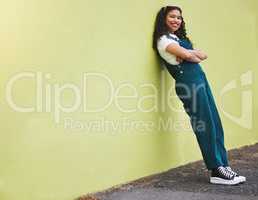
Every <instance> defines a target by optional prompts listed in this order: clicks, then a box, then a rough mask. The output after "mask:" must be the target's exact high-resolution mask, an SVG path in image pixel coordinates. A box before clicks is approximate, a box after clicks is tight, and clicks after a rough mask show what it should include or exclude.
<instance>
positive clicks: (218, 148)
mask: <svg viewBox="0 0 258 200" xmlns="http://www.w3.org/2000/svg"><path fill="white" fill-rule="evenodd" d="M168 37H170V38H171V39H174V38H173V37H171V36H168ZM174 40H175V39H174ZM178 42H179V45H180V46H182V47H184V48H186V49H193V47H192V45H191V43H189V42H188V41H187V40H179V41H178ZM164 62H165V66H166V68H167V70H168V72H169V73H170V74H171V76H172V77H173V78H174V79H175V90H176V94H177V96H178V97H179V99H180V100H181V101H182V103H183V106H184V110H185V111H186V113H187V114H188V116H189V118H190V122H191V126H192V129H193V131H194V133H195V136H196V138H197V141H198V145H199V147H200V150H201V153H202V156H203V160H204V163H205V165H206V167H207V169H208V170H211V169H213V168H216V167H218V166H228V158H227V151H226V149H225V146H224V132H223V127H222V124H221V120H220V117H219V113H218V110H217V108H216V104H215V101H214V98H213V95H212V92H211V89H210V86H209V83H208V80H207V78H206V76H205V73H204V71H203V70H202V68H201V66H200V65H199V64H198V63H193V62H189V61H183V62H182V63H180V64H179V65H171V64H169V63H167V62H166V61H165V60H164ZM200 125H201V126H200Z"/></svg>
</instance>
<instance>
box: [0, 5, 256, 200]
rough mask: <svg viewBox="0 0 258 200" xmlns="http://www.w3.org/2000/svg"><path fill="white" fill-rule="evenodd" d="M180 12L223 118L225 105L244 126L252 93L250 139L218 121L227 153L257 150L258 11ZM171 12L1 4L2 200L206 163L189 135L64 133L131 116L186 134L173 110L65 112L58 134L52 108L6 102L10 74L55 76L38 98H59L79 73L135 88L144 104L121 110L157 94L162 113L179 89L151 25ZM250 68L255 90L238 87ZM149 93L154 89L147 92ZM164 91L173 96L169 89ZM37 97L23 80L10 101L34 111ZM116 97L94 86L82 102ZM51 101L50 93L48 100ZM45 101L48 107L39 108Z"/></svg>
mask: <svg viewBox="0 0 258 200" xmlns="http://www.w3.org/2000/svg"><path fill="white" fill-rule="evenodd" d="M173 3H176V4H177V5H180V6H181V7H182V8H183V12H184V13H183V14H184V17H185V20H186V23H187V29H188V33H189V36H190V37H191V38H192V39H193V42H194V44H195V46H196V47H197V48H201V49H203V50H204V51H206V52H207V53H208V55H209V58H208V60H207V61H205V62H204V63H203V65H202V66H203V69H204V70H205V72H206V74H207V76H208V78H209V80H210V83H211V86H212V88H213V93H214V96H215V98H216V100H217V103H218V108H219V109H220V110H221V105H222V103H223V105H224V108H225V109H226V111H227V112H228V113H231V114H232V115H235V116H240V115H241V91H242V90H243V91H252V94H253V98H252V100H253V102H252V111H253V112H252V117H253V124H252V127H251V128H250V129H247V128H244V127H242V126H240V125H238V124H236V123H235V122H233V121H232V120H230V119H229V118H228V117H227V116H225V115H224V114H223V113H222V112H221V119H222V121H223V125H224V129H225V141H226V146H227V148H228V149H231V148H237V147H240V146H243V145H247V144H253V143H255V142H257V141H258V134H257V131H256V130H257V123H256V122H257V119H258V107H257V99H258V96H257V91H258V88H257V87H258V85H257V83H256V75H257V73H258V69H257V66H258V60H257V52H258V51H257V50H258V38H257V35H258V15H257V11H258V3H257V1H256V0H229V1H222V0H217V1H209V2H208V1H204V0H195V1H191V2H189V1H186V0H181V1H173ZM166 4H171V1H136V0H132V1H118V0H112V1H108V2H104V1H82V0H77V1H69V0H65V1H59V0H58V1H50V0H46V1H32V0H27V1H17V0H10V1H8V2H2V6H1V8H0V23H1V26H0V34H1V37H0V40H1V45H0V51H1V54H0V55H1V59H0V64H1V68H0V70H1V72H0V81H1V82H0V85H1V93H0V95H1V102H0V103H1V104H0V106H1V107H0V109H1V113H2V115H1V118H0V120H1V140H0V159H1V160H0V199H1V200H12V199H19V200H35V199H37V200H70V199H73V198H75V197H77V196H79V195H82V194H85V193H87V192H94V191H99V190H103V189H106V188H109V187H111V186H113V185H117V184H121V183H125V182H128V181H131V180H135V179H137V178H140V177H144V176H147V175H150V174H154V173H159V172H163V171H166V170H168V169H170V168H173V167H176V166H178V165H182V164H185V163H188V162H191V161H195V160H198V159H201V154H200V151H199V148H198V145H197V142H196V140H195V137H194V134H193V133H192V132H191V131H189V130H188V131H184V130H182V129H179V130H175V129H173V130H166V129H158V128H153V129H150V130H148V131H141V130H130V129H126V130H125V131H120V130H117V131H109V130H106V131H97V130H96V131H87V130H78V129H76V130H75V129H73V130H72V129H65V128H64V124H63V120H64V119H65V118H72V119H74V120H81V121H83V122H90V121H91V120H98V119H100V118H105V119H107V120H110V121H112V120H122V119H123V118H125V117H126V118H128V119H129V120H141V121H152V122H155V123H157V122H158V121H159V120H160V119H172V120H181V121H183V122H185V123H186V124H187V122H188V119H187V116H186V115H185V114H184V113H177V112H174V111H171V110H169V109H167V107H166V108H165V112H162V111H161V110H158V111H152V112H141V111H139V110H137V111H136V112H130V113H123V112H121V111H119V109H118V107H117V106H116V105H115V102H114V101H113V102H112V104H111V105H110V106H109V107H108V108H107V109H106V110H105V111H103V112H99V113H86V112H83V111H82V110H81V109H78V110H77V111H76V112H72V113H61V117H60V120H61V122H60V123H59V124H57V123H55V118H54V111H53V110H52V111H51V112H33V113H21V112H16V111H14V110H13V109H12V108H11V107H10V106H9V105H8V103H7V100H6V87H7V83H8V81H9V80H10V79H11V77H13V76H14V75H15V74H19V73H22V72H30V73H36V72H41V73H42V74H43V75H45V74H47V73H49V74H50V75H51V77H50V78H49V79H44V83H43V88H44V89H45V88H46V87H47V86H50V87H51V88H52V89H53V85H54V84H57V83H58V84H59V85H60V86H62V85H64V84H66V83H71V84H76V85H78V86H80V84H81V81H82V78H83V73H88V72H95V73H101V74H105V75H106V76H107V77H109V79H110V80H111V81H112V84H113V86H114V87H115V88H116V89H117V88H118V87H119V86H121V84H123V83H127V84H130V85H131V86H134V87H135V88H136V89H137V94H138V95H139V96H138V98H133V97H132V98H131V99H122V100H120V103H121V106H123V107H124V108H127V109H133V108H135V107H136V105H137V103H139V99H141V98H142V97H144V95H153V94H156V95H157V97H158V100H159V106H161V105H162V103H160V102H161V96H162V95H164V96H165V97H167V96H168V95H169V94H168V92H169V88H170V87H171V86H173V84H174V81H173V80H172V78H171V77H170V76H169V74H168V73H167V72H166V71H164V70H162V67H160V66H159V63H158V61H157V58H156V57H155V55H154V52H153V51H152V49H151V37H152V29H153V23H154V18H155V15H156V13H157V11H158V10H159V8H160V7H161V6H164V5H166ZM222 5H223V6H222ZM249 70H251V73H252V77H253V82H252V84H251V85H248V86H244V87H243V88H242V87H241V86H240V81H239V77H240V76H241V75H242V74H243V73H246V72H247V71H249ZM161 77H164V79H161ZM161 80H165V83H163V82H162V81H161ZM232 80H237V84H238V86H237V88H236V89H235V90H232V92H230V93H228V94H227V95H226V96H224V97H223V98H222V99H221V98H220V92H221V90H222V88H223V87H224V86H225V85H226V84H227V83H228V82H230V81H232ZM142 84H152V85H154V86H155V87H142ZM162 84H163V86H164V85H165V86H166V90H165V91H164V90H162V87H161V86H162ZM155 88H157V90H155ZM35 89H36V86H35V81H33V80H30V79H26V80H20V81H19V83H18V84H15V85H14V89H13V98H14V99H15V102H17V103H18V104H20V105H34V104H35V101H36V100H37V99H36V93H35ZM109 89H110V88H108V85H107V82H104V81H103V80H100V79H97V80H91V82H90V83H89V84H87V88H86V89H85V91H86V92H87V99H84V100H83V101H84V102H85V101H87V102H88V103H89V105H90V106H91V107H96V106H99V105H103V104H105V102H107V95H108V91H109ZM172 89H173V88H172ZM81 91H82V90H81ZM51 94H52V95H54V93H53V91H52V93H51ZM119 94H120V95H129V96H133V95H134V94H135V91H134V90H132V88H131V87H127V88H123V90H121V93H119ZM43 97H44V96H43ZM60 98H61V102H62V104H63V105H66V106H71V105H73V102H74V95H73V93H72V92H71V91H69V90H67V91H65V92H64V93H62V96H61V97H60ZM53 99H54V98H51V105H52V106H53V105H54V100H53ZM45 103H46V100H44V99H43V105H44V106H45ZM140 103H141V106H142V107H143V108H144V109H149V108H151V107H152V106H153V103H154V99H153V98H151V97H150V98H148V99H143V101H142V102H140ZM172 105H173V107H176V108H178V109H182V105H181V103H180V102H179V101H178V99H177V98H173V101H172ZM44 106H43V110H44V109H45V107H44Z"/></svg>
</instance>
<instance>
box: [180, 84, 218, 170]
mask: <svg viewBox="0 0 258 200" xmlns="http://www.w3.org/2000/svg"><path fill="white" fill-rule="evenodd" d="M205 85H206V84H205V82H204V81H201V82H199V83H190V84H189V83H184V84H182V83H179V84H178V83H177V84H176V93H177V95H178V97H179V98H180V100H181V101H182V102H183V105H184V109H185V111H186V112H187V114H188V115H189V117H190V120H191V125H192V128H193V131H194V133H195V135H196V138H197V141H198V144H199V147H200V150H201V153H202V156H203V159H204V162H205V164H206V167H207V168H208V169H212V168H216V167H218V166H221V165H223V159H222V157H221V151H220V150H219V148H218V144H217V137H218V136H217V131H216V122H215V119H214V114H213V108H212V105H211V103H210V99H209V97H208V94H207V88H206V86H205Z"/></svg>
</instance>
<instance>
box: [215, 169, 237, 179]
mask: <svg viewBox="0 0 258 200" xmlns="http://www.w3.org/2000/svg"><path fill="white" fill-rule="evenodd" d="M218 171H219V173H220V174H222V175H223V176H224V177H227V178H232V177H233V176H234V174H233V173H232V172H230V171H228V170H226V168H224V167H219V168H218Z"/></svg>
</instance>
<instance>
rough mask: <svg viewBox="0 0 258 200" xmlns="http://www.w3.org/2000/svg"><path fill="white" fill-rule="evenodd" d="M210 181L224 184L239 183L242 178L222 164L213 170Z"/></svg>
mask: <svg viewBox="0 0 258 200" xmlns="http://www.w3.org/2000/svg"><path fill="white" fill-rule="evenodd" d="M210 183H213V184H223V185H237V184H239V183H240V180H239V179H238V178H236V177H235V175H234V174H233V173H231V172H229V171H228V170H226V168H224V167H223V166H220V167H218V168H216V169H213V170H212V171H211V177H210Z"/></svg>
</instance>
